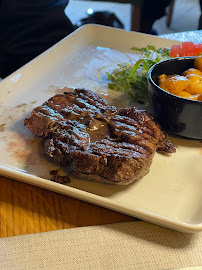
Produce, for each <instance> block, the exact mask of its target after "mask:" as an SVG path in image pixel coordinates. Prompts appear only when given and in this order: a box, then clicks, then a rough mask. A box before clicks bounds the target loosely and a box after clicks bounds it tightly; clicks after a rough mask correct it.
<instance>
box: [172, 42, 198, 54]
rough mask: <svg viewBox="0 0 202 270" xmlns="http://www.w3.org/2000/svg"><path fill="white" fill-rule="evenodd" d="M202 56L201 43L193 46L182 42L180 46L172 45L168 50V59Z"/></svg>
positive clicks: (190, 43) (191, 43)
mask: <svg viewBox="0 0 202 270" xmlns="http://www.w3.org/2000/svg"><path fill="white" fill-rule="evenodd" d="M200 54H202V43H200V44H194V43H193V42H191V41H188V42H182V47H181V45H176V44H175V45H173V46H172V47H171V49H170V57H177V56H179V57H182V56H197V55H200Z"/></svg>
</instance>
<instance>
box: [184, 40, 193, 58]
mask: <svg viewBox="0 0 202 270" xmlns="http://www.w3.org/2000/svg"><path fill="white" fill-rule="evenodd" d="M182 52H183V54H184V55H183V56H194V43H193V42H191V41H188V42H182Z"/></svg>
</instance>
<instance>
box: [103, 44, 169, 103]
mask: <svg viewBox="0 0 202 270" xmlns="http://www.w3.org/2000/svg"><path fill="white" fill-rule="evenodd" d="M131 50H133V51H136V52H139V53H140V58H139V60H138V61H137V62H136V63H132V62H130V63H122V64H117V67H115V68H114V69H113V70H112V71H111V72H106V73H107V79H108V81H109V83H108V87H109V88H110V89H113V90H115V91H122V92H124V93H125V94H127V95H129V96H130V97H131V98H133V99H134V100H135V101H136V102H138V103H147V101H148V87H147V73H148V71H149V69H150V67H152V66H153V65H154V64H156V63H158V62H160V61H162V60H164V59H168V58H170V57H169V56H170V49H169V48H160V49H158V50H156V48H155V47H154V46H152V45H148V46H147V47H145V48H136V47H133V48H131Z"/></svg>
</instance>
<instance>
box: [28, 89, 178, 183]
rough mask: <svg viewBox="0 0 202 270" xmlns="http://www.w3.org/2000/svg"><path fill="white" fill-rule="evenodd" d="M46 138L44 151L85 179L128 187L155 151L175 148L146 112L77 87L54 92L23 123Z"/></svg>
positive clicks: (148, 162)
mask: <svg viewBox="0 0 202 270" xmlns="http://www.w3.org/2000/svg"><path fill="white" fill-rule="evenodd" d="M24 124H25V125H26V126H27V127H28V128H29V130H30V131H31V132H32V133H34V134H36V135H38V136H42V137H44V138H45V151H46V153H47V155H48V156H50V157H52V158H53V159H54V160H55V161H56V162H57V163H59V164H60V165H62V166H65V165H69V167H70V170H71V172H72V173H73V174H74V175H75V176H77V177H79V178H83V179H87V180H92V181H97V182H106V183H113V184H120V185H126V184H129V183H131V182H133V181H135V180H138V179H141V178H142V177H143V176H145V175H146V174H147V173H148V172H149V169H150V166H151V162H152V158H153V156H154V154H155V152H156V151H159V152H161V153H174V152H175V146H174V145H173V143H172V142H171V141H170V140H169V138H168V135H167V134H166V133H165V132H164V131H162V130H161V128H160V126H159V124H158V123H156V122H155V121H154V120H153V118H152V117H151V116H150V115H149V114H148V113H147V112H146V111H144V110H138V109H135V108H123V109H117V108H116V107H114V106H109V105H108V104H107V102H106V101H105V100H104V99H102V98H101V97H100V96H99V95H97V94H95V93H94V92H92V91H90V90H86V89H75V90H74V91H73V92H65V93H63V94H58V95H55V96H54V97H52V98H50V99H49V100H47V101H46V102H44V103H43V104H42V105H41V106H39V107H37V108H35V109H34V110H33V111H32V113H31V114H30V115H29V117H27V118H26V119H25V121H24Z"/></svg>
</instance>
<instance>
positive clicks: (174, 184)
mask: <svg viewBox="0 0 202 270" xmlns="http://www.w3.org/2000/svg"><path fill="white" fill-rule="evenodd" d="M174 43H176V41H173V40H167V39H162V38H159V37H155V36H150V35H145V34H141V33H135V32H127V31H124V30H119V29H114V28H109V27H104V26H98V25H86V26H83V27H82V28H80V29H79V30H77V31H75V32H74V33H72V34H71V35H69V36H68V37H67V38H65V39H63V40H62V41H61V42H59V43H58V44H56V45H55V46H53V47H52V48H51V49H49V50H48V51H46V52H45V53H43V54H42V55H40V56H39V57H37V58H36V59H34V60H33V61H31V62H30V63H28V64H27V65H25V66H24V67H22V68H21V69H19V70H17V71H16V72H15V73H13V74H12V75H10V76H9V77H7V78H6V79H4V80H3V81H2V82H1V83H0V93H1V95H0V104H1V108H0V115H1V117H0V119H1V123H0V147H1V156H0V173H1V174H2V175H4V176H8V177H10V178H13V179H17V180H19V181H23V182H26V183H29V184H32V185H36V186H40V187H43V188H46V189H49V190H53V191H56V192H59V193H62V194H66V195H69V196H72V197H75V198H78V199H81V200H84V201H88V202H91V203H94V204H97V205H101V206H104V207H106V208H110V209H113V210H116V211H119V212H122V213H125V214H128V215H131V216H134V217H138V218H141V219H143V220H146V221H149V222H153V223H156V224H159V225H162V226H166V227H169V228H172V229H175V230H179V231H183V232H196V231H200V230H202V211H201V209H202V167H201V164H202V144H201V142H199V141H194V140H193V141H192V140H185V139H176V138H175V139H174V138H173V140H174V142H175V143H176V144H177V145H178V146H179V147H178V149H177V152H176V153H175V154H172V155H167V156H166V155H160V154H158V153H156V154H155V156H154V160H153V163H152V166H151V169H150V172H149V174H148V175H146V176H145V177H144V178H143V179H141V180H140V181H137V182H135V183H133V184H131V185H128V186H115V185H107V184H101V183H94V182H89V181H85V180H78V179H72V181H71V183H70V184H68V185H61V184H58V183H54V182H52V181H50V178H51V176H50V174H49V171H50V170H52V169H58V167H57V165H56V164H53V163H51V162H50V161H48V159H47V158H46V157H45V156H44V155H43V153H42V151H41V149H42V148H43V147H42V145H41V142H40V139H38V138H36V137H34V136H33V135H32V134H31V133H30V132H29V131H28V130H27V128H25V127H24V126H23V121H24V119H25V117H26V116H27V115H28V114H29V113H30V112H31V110H32V109H33V108H34V107H36V106H38V105H41V104H42V103H43V102H44V101H45V100H47V99H48V98H50V97H51V96H53V95H55V94H56V93H59V92H63V91H64V90H63V89H62V88H63V87H64V86H67V87H69V88H71V87H72V88H75V87H85V88H88V89H91V90H93V91H95V92H97V93H98V94H101V95H102V96H103V97H105V98H106V99H108V100H110V102H112V103H114V104H118V103H119V105H120V100H119V96H118V95H117V96H115V95H114V94H113V93H112V91H109V89H108V88H107V80H106V74H105V71H106V70H102V71H101V72H100V74H99V75H100V76H97V73H98V69H99V68H101V67H103V66H110V67H107V68H108V69H110V68H112V66H114V65H115V64H116V63H119V62H129V61H133V60H135V59H136V58H137V55H135V54H134V53H133V52H132V51H131V50H130V48H131V47H133V46H136V47H145V46H146V45H148V44H153V45H155V46H156V48H159V47H166V46H168V47H169V46H171V45H172V44H174ZM123 104H126V101H124V100H123ZM60 170H62V169H60ZM61 173H64V172H62V171H61Z"/></svg>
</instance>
